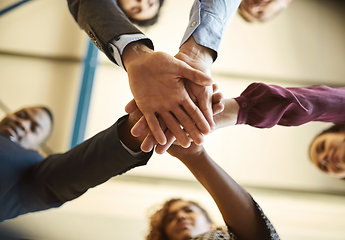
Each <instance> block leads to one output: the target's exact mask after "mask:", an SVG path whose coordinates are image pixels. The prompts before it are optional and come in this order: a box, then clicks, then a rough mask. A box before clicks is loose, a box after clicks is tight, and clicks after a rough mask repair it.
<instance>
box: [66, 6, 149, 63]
mask: <svg viewBox="0 0 345 240" xmlns="http://www.w3.org/2000/svg"><path fill="white" fill-rule="evenodd" d="M67 2H68V7H69V10H70V12H71V14H72V15H73V17H74V19H75V20H76V22H77V23H78V25H79V26H80V27H81V28H82V29H83V30H84V31H85V32H86V33H87V34H88V36H89V37H90V39H91V40H92V42H93V43H94V44H95V45H96V46H97V47H98V48H99V49H100V50H101V51H102V52H104V53H105V54H106V55H107V57H108V58H109V59H110V60H111V61H113V62H115V61H114V58H113V56H112V53H111V50H110V48H109V42H110V41H111V40H112V39H117V38H118V37H120V36H121V35H123V34H136V33H142V32H141V31H140V30H139V29H138V28H136V27H135V26H134V25H133V24H132V23H131V21H130V20H129V19H128V18H127V16H126V15H125V14H124V13H123V12H122V10H121V9H120V7H119V6H118V4H117V2H116V0H67ZM145 44H146V43H145ZM115 63H116V62H115Z"/></svg>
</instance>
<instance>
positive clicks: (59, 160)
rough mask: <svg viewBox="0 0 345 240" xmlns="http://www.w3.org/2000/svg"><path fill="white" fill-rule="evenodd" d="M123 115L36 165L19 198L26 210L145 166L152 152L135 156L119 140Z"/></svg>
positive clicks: (52, 203)
mask: <svg viewBox="0 0 345 240" xmlns="http://www.w3.org/2000/svg"><path fill="white" fill-rule="evenodd" d="M126 117H127V116H125V117H123V118H126ZM123 118H121V119H119V120H118V121H117V122H116V123H115V124H114V125H113V126H111V127H110V128H108V129H106V130H104V131H102V132H100V133H98V134H97V135H95V136H94V137H92V138H90V139H88V140H87V141H85V142H83V143H81V144H80V145H78V146H76V147H74V148H73V149H71V150H70V151H68V152H66V153H64V154H56V155H51V156H49V157H47V158H46V159H44V160H43V161H41V162H39V163H37V164H35V166H34V167H33V168H31V169H30V170H29V171H28V172H27V174H26V175H25V177H24V178H23V179H22V181H21V182H22V184H21V186H20V192H21V196H20V197H19V198H20V199H19V201H20V202H21V205H22V206H23V208H24V209H25V211H26V212H34V211H39V210H44V209H48V208H52V207H58V206H61V205H62V204H63V203H65V202H66V201H70V200H72V199H75V198H77V197H79V196H80V195H82V194H83V193H85V192H86V191H87V190H88V189H89V188H92V187H95V186H97V185H99V184H101V183H104V182H106V181H107V180H108V179H110V178H111V177H114V176H116V175H119V174H122V173H124V172H126V171H128V170H129V169H132V168H134V167H137V166H141V165H145V164H146V163H147V161H148V160H149V158H150V157H151V155H152V153H153V152H150V153H142V154H140V156H139V157H133V156H132V155H131V154H129V153H128V152H127V150H126V149H124V148H123V146H122V144H121V142H120V140H119V136H118V131H117V127H118V122H119V121H121V120H122V119H123ZM24 213H25V212H24ZM20 214H23V213H20ZM17 215H19V214H17ZM11 217H15V216H11ZM11 217H10V218H11Z"/></svg>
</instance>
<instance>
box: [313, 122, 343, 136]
mask: <svg viewBox="0 0 345 240" xmlns="http://www.w3.org/2000/svg"><path fill="white" fill-rule="evenodd" d="M339 132H345V124H334V125H333V126H332V127H330V128H327V129H326V130H324V131H322V132H321V133H320V134H319V135H317V137H318V136H321V135H323V134H326V133H339Z"/></svg>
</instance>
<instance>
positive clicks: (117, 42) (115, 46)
mask: <svg viewBox="0 0 345 240" xmlns="http://www.w3.org/2000/svg"><path fill="white" fill-rule="evenodd" d="M142 39H147V40H150V39H149V38H148V37H146V36H145V35H144V34H142V33H137V34H124V35H121V36H120V37H117V38H116V39H113V40H111V41H110V43H109V48H110V52H111V53H112V55H113V57H114V59H115V62H116V63H117V64H118V65H119V66H120V67H122V68H125V67H124V66H123V63H122V58H121V56H122V53H123V50H124V49H125V47H126V46H127V45H128V44H130V43H131V42H135V41H139V40H142Z"/></svg>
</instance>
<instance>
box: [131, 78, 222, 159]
mask: <svg viewBox="0 0 345 240" xmlns="http://www.w3.org/2000/svg"><path fill="white" fill-rule="evenodd" d="M212 89H213V96H212V110H213V114H214V115H216V114H218V113H220V112H222V111H223V109H224V105H223V103H222V100H223V94H222V93H220V92H217V91H218V85H217V84H213V85H212ZM137 109H138V107H137V105H136V103H135V100H134V99H132V100H131V101H130V102H129V103H128V104H127V105H126V107H125V110H126V112H127V113H132V112H134V111H136V110H137ZM218 119H219V121H220V120H221V119H222V117H218ZM158 120H159V122H160V126H161V129H162V130H163V131H165V135H166V138H167V143H166V144H164V145H159V144H157V141H156V140H155V138H154V137H153V135H152V133H151V132H149V134H148V135H147V136H146V135H145V136H146V138H145V140H144V141H143V142H142V144H141V150H142V151H144V152H150V151H151V150H152V148H153V147H154V146H156V149H155V151H156V153H158V154H163V153H165V151H166V150H167V149H168V148H169V147H170V146H171V145H172V144H173V142H174V141H175V140H176V139H175V137H174V135H173V134H172V133H171V131H170V130H169V129H166V126H165V124H164V122H163V121H160V120H161V119H160V118H158ZM135 127H136V128H137V129H139V130H140V132H145V133H147V132H148V131H149V129H148V127H147V123H146V120H145V118H144V117H141V118H140V120H139V121H138V122H137V123H136V124H135ZM132 132H133V130H132Z"/></svg>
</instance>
